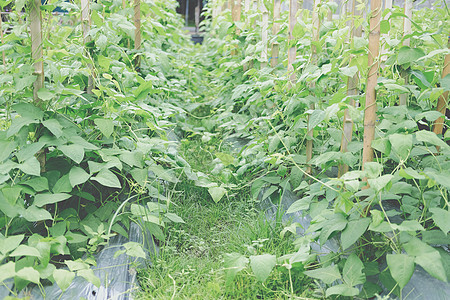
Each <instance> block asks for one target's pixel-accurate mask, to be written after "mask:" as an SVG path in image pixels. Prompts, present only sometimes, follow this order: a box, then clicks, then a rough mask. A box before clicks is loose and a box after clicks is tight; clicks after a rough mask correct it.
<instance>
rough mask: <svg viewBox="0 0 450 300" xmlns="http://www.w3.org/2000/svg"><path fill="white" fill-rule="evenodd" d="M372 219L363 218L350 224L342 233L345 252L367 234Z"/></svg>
mask: <svg viewBox="0 0 450 300" xmlns="http://www.w3.org/2000/svg"><path fill="white" fill-rule="evenodd" d="M370 221H371V220H370V218H362V219H358V220H353V221H350V222H348V224H347V227H345V229H344V231H343V232H342V233H341V245H342V249H343V250H345V249H347V248H348V247H350V246H351V245H353V244H354V243H355V242H356V241H357V240H358V239H359V238H360V237H361V236H362V235H363V234H364V232H366V230H367V227H369V224H370Z"/></svg>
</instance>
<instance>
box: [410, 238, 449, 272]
mask: <svg viewBox="0 0 450 300" xmlns="http://www.w3.org/2000/svg"><path fill="white" fill-rule="evenodd" d="M403 247H404V249H405V251H406V252H407V253H408V254H409V255H410V256H415V259H414V262H415V263H416V264H418V265H420V266H421V267H422V268H424V269H425V271H427V272H428V273H429V274H430V275H431V276H433V277H435V278H437V279H439V280H442V281H447V275H446V273H445V268H444V265H443V263H442V259H441V255H440V254H439V251H437V250H436V249H434V248H433V247H431V246H429V245H427V244H425V243H424V242H422V241H421V240H419V239H418V238H415V237H413V238H411V240H410V241H409V242H408V243H406V244H405V245H404V246H403Z"/></svg>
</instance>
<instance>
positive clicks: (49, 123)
mask: <svg viewBox="0 0 450 300" xmlns="http://www.w3.org/2000/svg"><path fill="white" fill-rule="evenodd" d="M42 124H43V125H44V126H45V127H46V128H47V129H48V130H49V131H50V132H51V133H52V134H53V135H54V136H55V137H57V138H60V137H61V136H62V134H63V130H62V127H61V124H59V122H58V121H57V120H56V119H50V120H45V121H44V122H42Z"/></svg>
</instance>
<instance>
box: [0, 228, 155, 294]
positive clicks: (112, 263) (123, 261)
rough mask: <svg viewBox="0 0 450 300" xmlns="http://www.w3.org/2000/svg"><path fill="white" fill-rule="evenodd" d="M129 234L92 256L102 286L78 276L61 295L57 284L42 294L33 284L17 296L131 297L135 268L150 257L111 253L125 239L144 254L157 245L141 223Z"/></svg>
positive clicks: (153, 249)
mask: <svg viewBox="0 0 450 300" xmlns="http://www.w3.org/2000/svg"><path fill="white" fill-rule="evenodd" d="M128 234H129V235H128V236H129V238H128V239H127V238H125V237H123V236H121V235H116V236H114V237H112V238H111V239H110V241H109V245H108V246H106V247H105V248H103V249H102V250H101V251H100V252H99V253H98V254H96V255H95V260H96V262H97V266H96V267H93V268H92V269H93V270H94V274H95V275H96V276H97V277H99V278H100V282H101V286H100V287H99V288H97V287H96V286H94V285H93V284H92V283H90V282H88V281H86V280H85V279H84V278H82V277H79V276H77V277H75V279H74V280H73V281H72V283H71V284H70V286H69V288H68V289H67V290H66V291H65V292H64V293H63V294H62V296H61V292H62V291H61V289H60V288H59V287H58V286H57V285H56V284H54V285H51V286H45V287H44V294H42V293H41V291H40V289H39V288H37V287H34V288H32V289H28V290H26V291H23V292H21V293H20V295H19V296H20V297H24V296H30V299H39V300H40V299H48V300H54V299H61V300H73V299H81V298H85V299H87V300H106V299H112V300H128V299H132V295H133V292H134V291H136V289H138V288H139V286H138V283H137V281H136V268H137V267H145V264H146V263H149V260H148V259H147V260H143V259H136V258H133V257H130V256H128V255H126V254H121V255H119V256H118V257H116V258H114V254H115V253H116V252H117V251H119V250H123V247H121V245H123V244H125V243H127V242H137V243H140V244H143V245H144V249H145V251H147V256H150V255H152V254H153V255H155V254H157V253H158V252H159V248H158V247H157V246H156V245H155V244H154V242H153V238H152V235H151V234H150V233H149V232H148V231H145V230H144V231H143V230H142V229H141V226H139V225H138V224H136V223H131V225H130V231H129V233H128ZM10 287H12V285H11V286H10ZM8 295H9V291H8V290H7V289H6V288H5V287H3V289H0V299H3V298H4V297H6V296H8ZM60 297H61V298H60Z"/></svg>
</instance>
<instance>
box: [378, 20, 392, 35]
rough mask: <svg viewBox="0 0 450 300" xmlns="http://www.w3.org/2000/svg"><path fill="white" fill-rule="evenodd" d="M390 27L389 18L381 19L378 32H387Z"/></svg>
mask: <svg viewBox="0 0 450 300" xmlns="http://www.w3.org/2000/svg"><path fill="white" fill-rule="evenodd" d="M390 29H391V24H390V23H389V20H382V21H381V22H380V33H381V34H388V33H389V30H390Z"/></svg>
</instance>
